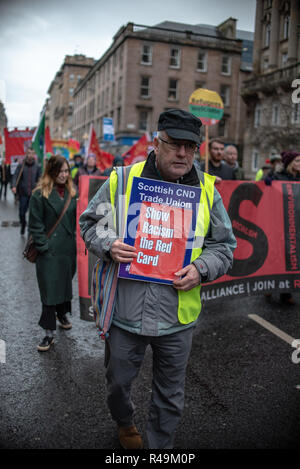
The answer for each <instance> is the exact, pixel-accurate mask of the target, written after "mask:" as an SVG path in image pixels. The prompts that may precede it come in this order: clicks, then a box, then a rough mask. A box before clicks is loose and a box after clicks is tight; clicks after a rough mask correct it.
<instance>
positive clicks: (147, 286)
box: [79, 166, 236, 336]
mask: <svg viewBox="0 0 300 469" xmlns="http://www.w3.org/2000/svg"><path fill="white" fill-rule="evenodd" d="M130 168H131V167H130V166H129V167H128V168H126V171H127V172H128V173H129V171H130ZM193 172H194V173H193V174H194V176H195V175H196V179H195V177H194V179H192V180H193V181H194V180H197V181H198V184H199V179H200V178H201V180H202V181H203V180H204V177H203V173H202V172H201V171H199V172H198V170H197V172H196V170H195V168H194V167H193ZM150 174H151V170H150ZM146 176H148V177H149V171H148V173H147V171H146ZM146 176H145V174H144V171H143V172H142V174H141V177H146ZM151 176H152V179H158V178H157V177H154V175H151ZM198 177H199V179H198ZM182 183H183V184H186V181H185V180H183V181H182ZM194 185H196V184H194ZM115 206H116V209H117V211H118V209H119V203H118V200H116V203H115ZM210 215H211V219H210V227H209V230H208V233H207V236H206V237H205V239H204V243H203V251H202V253H201V255H200V256H199V258H198V259H196V260H195V261H194V262H193V263H194V265H195V266H196V268H197V269H198V271H199V273H200V278H201V279H202V281H203V280H205V281H208V282H209V281H212V280H215V279H216V278H218V277H220V276H222V275H224V274H225V273H226V272H227V270H228V269H229V268H230V267H231V265H232V261H233V250H234V249H235V247H236V240H235V237H234V235H233V232H232V227H231V222H230V219H229V217H228V215H227V212H226V210H225V208H224V205H223V202H222V199H221V196H220V194H219V192H218V191H217V190H216V189H215V190H214V200H213V205H212V207H211V213H210ZM117 216H118V213H117ZM79 224H80V229H81V236H82V238H83V239H84V241H85V244H86V247H87V249H88V250H90V251H91V252H93V253H94V254H95V255H96V256H97V257H99V258H102V259H104V260H110V254H109V251H110V247H111V245H112V243H113V242H114V241H115V240H116V239H118V238H119V237H120V236H119V233H118V232H117V231H118V230H117V229H116V228H115V227H114V222H113V217H112V211H111V206H110V188H109V180H107V181H106V182H105V183H104V184H103V186H102V187H101V188H100V189H99V191H98V192H97V193H96V195H95V196H94V198H93V199H92V200H91V201H90V203H89V205H88V207H87V209H86V210H85V212H83V214H82V215H81V217H80V219H79ZM177 310H178V294H177V290H175V289H174V288H173V287H172V286H170V285H165V284H159V283H152V282H143V281H134V280H126V279H121V278H120V279H119V280H118V288H117V298H116V306H115V311H114V315H113V324H115V325H117V326H118V327H121V328H123V329H125V330H127V331H129V332H133V333H137V334H142V335H149V336H157V335H163V334H171V333H174V332H177V331H178V330H180V329H183V328H187V327H191V326H193V325H195V323H194V322H193V323H190V324H186V325H183V324H180V323H179V322H178V317H177ZM200 310H201V300H200V296H199V311H200Z"/></svg>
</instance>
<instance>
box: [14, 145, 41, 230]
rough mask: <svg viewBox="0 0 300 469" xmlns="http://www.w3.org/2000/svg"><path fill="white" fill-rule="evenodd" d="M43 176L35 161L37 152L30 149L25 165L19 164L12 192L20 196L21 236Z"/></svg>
mask: <svg viewBox="0 0 300 469" xmlns="http://www.w3.org/2000/svg"><path fill="white" fill-rule="evenodd" d="M40 176H41V168H40V166H39V165H38V164H37V162H36V159H35V151H34V150H33V148H28V150H27V152H26V155H25V159H24V161H23V163H19V164H18V166H17V168H16V171H15V173H14V175H13V180H12V185H11V190H12V192H13V193H14V194H18V195H19V218H20V223H21V235H23V234H24V233H25V227H26V212H27V210H28V207H29V201H30V197H31V194H32V191H33V189H34V188H35V186H36V184H37V182H38V180H39V178H40Z"/></svg>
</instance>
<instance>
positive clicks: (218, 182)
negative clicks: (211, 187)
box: [215, 176, 223, 184]
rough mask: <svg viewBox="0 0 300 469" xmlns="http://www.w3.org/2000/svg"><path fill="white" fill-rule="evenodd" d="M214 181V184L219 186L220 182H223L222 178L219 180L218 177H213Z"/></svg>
mask: <svg viewBox="0 0 300 469" xmlns="http://www.w3.org/2000/svg"><path fill="white" fill-rule="evenodd" d="M215 178H216V180H215V184H220V182H222V181H223V179H222V178H220V176H215Z"/></svg>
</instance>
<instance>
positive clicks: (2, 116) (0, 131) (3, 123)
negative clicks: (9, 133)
mask: <svg viewBox="0 0 300 469" xmlns="http://www.w3.org/2000/svg"><path fill="white" fill-rule="evenodd" d="M5 127H7V116H6V112H5V108H4V104H3V103H2V101H1V100H0V136H1V139H2V143H1V142H0V161H1V158H2V156H3V152H4V128H5Z"/></svg>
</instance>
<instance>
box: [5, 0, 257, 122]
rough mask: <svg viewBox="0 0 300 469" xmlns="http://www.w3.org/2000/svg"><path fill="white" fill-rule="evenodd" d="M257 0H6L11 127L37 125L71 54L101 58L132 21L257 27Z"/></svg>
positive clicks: (7, 96)
mask: <svg viewBox="0 0 300 469" xmlns="http://www.w3.org/2000/svg"><path fill="white" fill-rule="evenodd" d="M255 4H256V0H127V1H126V0H0V100H1V101H2V102H3V103H4V106H5V110H6V115H7V118H8V126H9V127H25V126H29V127H32V126H35V125H37V123H38V120H39V115H40V111H41V109H42V107H43V105H44V103H45V100H46V98H47V96H48V95H47V90H48V88H49V85H50V83H51V81H52V80H53V79H54V77H55V74H56V72H57V71H58V70H59V68H60V66H61V65H62V63H63V61H64V57H65V55H73V54H74V53H80V54H85V55H86V56H88V57H93V58H94V59H99V58H100V57H101V55H102V54H103V53H104V52H105V51H106V49H107V48H108V47H109V46H110V44H111V43H112V37H113V36H114V34H115V33H116V32H117V30H118V29H119V28H120V27H121V26H122V25H125V24H126V23H128V22H129V21H131V22H134V23H137V24H142V25H148V26H154V25H155V24H158V23H160V22H162V21H166V20H169V21H177V22H180V23H189V24H199V23H203V24H211V25H218V24H220V23H222V22H223V21H224V20H225V19H227V18H228V17H230V16H231V17H233V18H236V19H237V20H238V22H237V28H238V29H243V30H246V31H254V17H255Z"/></svg>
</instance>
